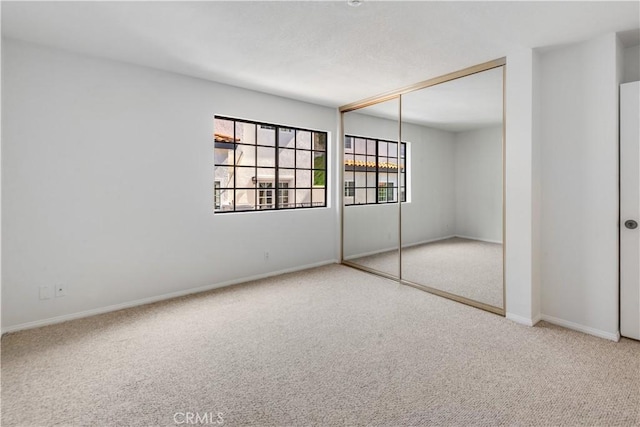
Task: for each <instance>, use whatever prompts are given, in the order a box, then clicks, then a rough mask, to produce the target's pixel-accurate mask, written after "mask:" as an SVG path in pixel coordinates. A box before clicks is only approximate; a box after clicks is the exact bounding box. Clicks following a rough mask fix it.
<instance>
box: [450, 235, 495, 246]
mask: <svg viewBox="0 0 640 427" xmlns="http://www.w3.org/2000/svg"><path fill="white" fill-rule="evenodd" d="M452 237H459V238H460V239H467V240H477V241H479V242H487V243H497V244H499V245H501V244H502V241H501V240H491V239H482V238H480V237H471V236H462V235H460V234H456V235H455V236H452Z"/></svg>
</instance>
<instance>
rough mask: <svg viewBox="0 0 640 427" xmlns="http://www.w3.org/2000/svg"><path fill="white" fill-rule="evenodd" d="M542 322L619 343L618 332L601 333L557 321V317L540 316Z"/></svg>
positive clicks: (560, 320) (589, 328) (582, 326)
mask: <svg viewBox="0 0 640 427" xmlns="http://www.w3.org/2000/svg"><path fill="white" fill-rule="evenodd" d="M542 320H544V321H545V322H549V323H553V324H554V325H558V326H562V327H565V328H568V329H573V330H574V331H579V332H584V333H585V334H589V335H594V336H596V337H599V338H604V339H607V340H610V341H615V342H618V341H620V331H618V332H615V333H612V332H605V331H601V330H600V329H595V328H591V327H589V326H584V325H580V324H578V323H574V322H570V321H568V320H564V319H558V318H557V317H553V316H548V315H546V314H543V315H542Z"/></svg>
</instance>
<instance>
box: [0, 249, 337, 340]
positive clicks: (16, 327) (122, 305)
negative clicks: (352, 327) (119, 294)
mask: <svg viewBox="0 0 640 427" xmlns="http://www.w3.org/2000/svg"><path fill="white" fill-rule="evenodd" d="M338 262H339V261H338V260H335V259H332V260H327V261H320V262H316V263H312V264H307V265H303V266H296V267H291V268H285V269H283V270H278V271H272V272H269V273H263V274H256V275H254V276H248V277H242V278H238V279H232V280H227V281H225V282H220V283H215V284H213V285H207V286H201V287H198V288H191V289H185V290H182V291H177V292H170V293H168V294H162V295H157V296H153V297H148V298H142V299H138V300H134V301H127V302H123V303H120V304H113V305H108V306H106V307H99V308H94V309H91V310H85V311H79V312H76V313H71V314H64V315H62V316H56V317H50V318H48V319H42V320H36V321H33V322H26V323H20V324H17V325H11V326H8V327H6V328H2V335H4V334H6V333H8V332H17V331H22V330H24V329H33V328H39V327H41V326H47V325H53V324H56V323H62V322H66V321H69V320H75V319H81V318H83V317H90V316H95V315H97V314H104V313H109V312H112V311H118V310H122V309H125V308H131V307H137V306H140V305H145V304H151V303H154V302H158V301H164V300H168V299H172V298H177V297H182V296H185V295H191V294H197V293H200V292H206V291H210V290H213V289H218V288H223V287H225V286H231V285H236V284H239V283H244V282H251V281H253V280H258V279H265V278H267V277H272V276H278V275H280V274H285V273H292V272H294V271H300V270H307V269H309V268H314V267H321V266H323V265H328V264H336V263H338Z"/></svg>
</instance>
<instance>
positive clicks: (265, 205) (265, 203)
mask: <svg viewBox="0 0 640 427" xmlns="http://www.w3.org/2000/svg"><path fill="white" fill-rule="evenodd" d="M258 188H259V190H258V209H273V184H272V183H270V182H261V183H260V184H258Z"/></svg>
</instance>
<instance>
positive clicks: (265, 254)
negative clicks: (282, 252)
mask: <svg viewBox="0 0 640 427" xmlns="http://www.w3.org/2000/svg"><path fill="white" fill-rule="evenodd" d="M264 260H265V261H269V252H267V251H264Z"/></svg>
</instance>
